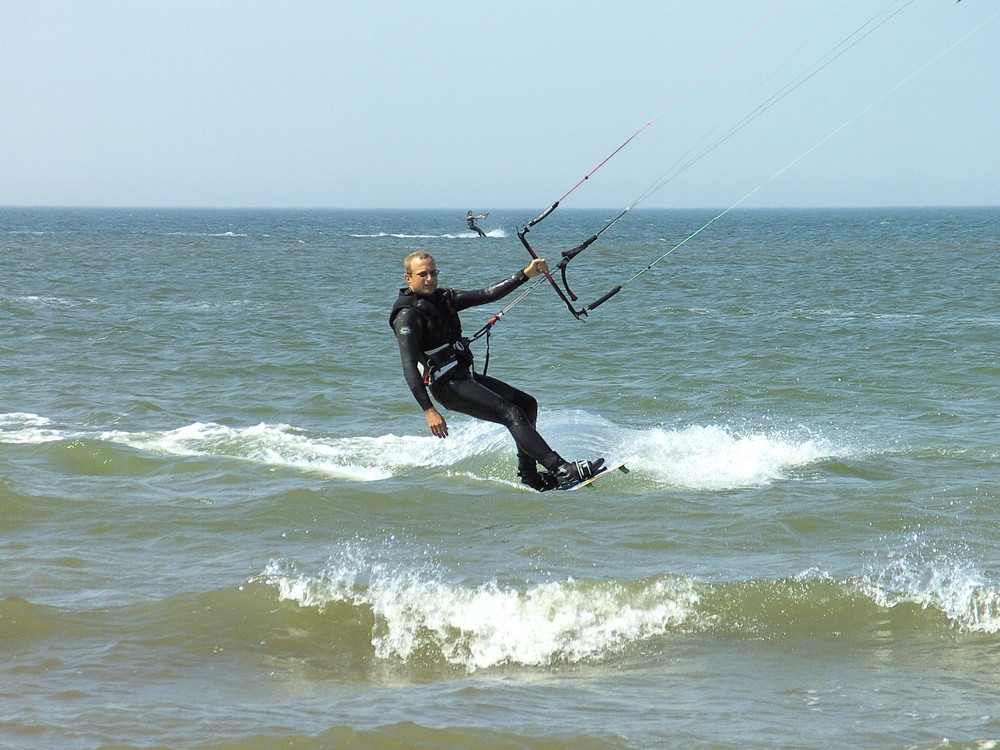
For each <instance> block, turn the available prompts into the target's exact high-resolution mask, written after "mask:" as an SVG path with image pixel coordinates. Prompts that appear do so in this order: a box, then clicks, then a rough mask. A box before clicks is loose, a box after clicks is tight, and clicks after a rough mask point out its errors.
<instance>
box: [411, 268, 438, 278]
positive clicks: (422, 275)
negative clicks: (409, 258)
mask: <svg viewBox="0 0 1000 750" xmlns="http://www.w3.org/2000/svg"><path fill="white" fill-rule="evenodd" d="M439 273H441V272H440V271H439V270H437V269H436V268H435V269H434V270H432V271H417V272H416V273H411V274H410V276H419V277H420V278H422V279H426V278H427V277H428V276H430V277H431V278H432V279H436V278H437V275H438V274H439Z"/></svg>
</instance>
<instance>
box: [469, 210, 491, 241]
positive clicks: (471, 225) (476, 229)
mask: <svg viewBox="0 0 1000 750" xmlns="http://www.w3.org/2000/svg"><path fill="white" fill-rule="evenodd" d="M485 218H486V214H479V216H473V215H472V211H469V214H468V216H467V217H466V219H465V221H466V223H468V225H469V229H471V230H472V231H473V232H479V236H480V237H485V236H486V232H484V231H483V230H482V229H480V228H479V227H478V226H477V225H476V222H477V221H479V220H480V219H485Z"/></svg>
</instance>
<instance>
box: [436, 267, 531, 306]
mask: <svg viewBox="0 0 1000 750" xmlns="http://www.w3.org/2000/svg"><path fill="white" fill-rule="evenodd" d="M527 280H528V277H527V276H525V275H524V271H518V272H517V273H515V274H514V275H513V276H511V277H510V278H507V279H504V280H503V281H498V282H497V283H496V284H491V285H490V286H488V287H486V288H485V289H476V290H473V291H464V292H460V291H456V292H455V293H454V295H453V297H452V304H453V305H454V306H455V311H456V312H457V311H459V310H464V309H465V308H467V307H475V306H476V305H485V304H486V303H487V302H495V301H496V300H498V299H501V298H503V297H506V296H507V295H508V294H510V293H511V292H513V291H514V290H515V289H517V288H518V287H519V286H521V284H523V283H524V282H525V281H527Z"/></svg>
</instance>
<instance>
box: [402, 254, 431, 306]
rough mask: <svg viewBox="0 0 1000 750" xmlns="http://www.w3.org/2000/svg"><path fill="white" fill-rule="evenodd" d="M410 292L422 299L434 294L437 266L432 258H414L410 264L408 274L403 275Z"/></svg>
mask: <svg viewBox="0 0 1000 750" xmlns="http://www.w3.org/2000/svg"><path fill="white" fill-rule="evenodd" d="M405 278H406V283H407V284H408V285H409V287H410V291H411V292H413V293H414V294H420V295H422V296H424V297H427V296H430V295H431V294H434V290H436V289H437V286H438V272H437V266H436V265H435V264H434V259H433V258H416V259H415V260H413V261H412V262H411V263H410V272H409V273H408V274H406V275H405Z"/></svg>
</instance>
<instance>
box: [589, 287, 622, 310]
mask: <svg viewBox="0 0 1000 750" xmlns="http://www.w3.org/2000/svg"><path fill="white" fill-rule="evenodd" d="M621 290H622V287H621V284H619V285H618V286H616V287H615V288H614V289H612V290H611V291H610V292H608V293H607V294H605V295H604V296H603V297H601V298H600V299H599V300H597V301H596V302H592V303H591V304H590V305H588V306H587V309H588V310H593V309H594V308H595V307H600V306H601V305H603V304H604V303H605V302H607V301H608V300H609V299H611V298H612V297H614V296H615V295H616V294H618V292H620V291H621Z"/></svg>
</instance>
